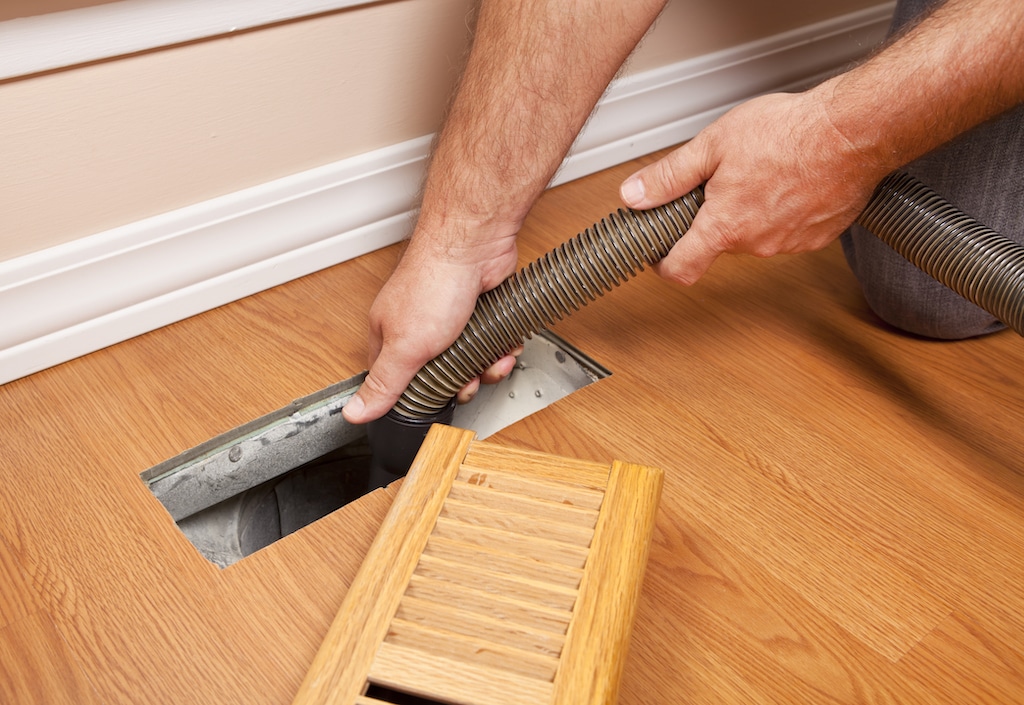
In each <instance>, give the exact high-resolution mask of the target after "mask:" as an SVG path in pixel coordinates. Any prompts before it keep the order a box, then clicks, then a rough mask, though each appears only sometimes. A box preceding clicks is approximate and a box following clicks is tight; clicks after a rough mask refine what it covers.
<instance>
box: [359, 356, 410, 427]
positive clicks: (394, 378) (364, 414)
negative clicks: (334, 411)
mask: <svg viewBox="0 0 1024 705" xmlns="http://www.w3.org/2000/svg"><path fill="white" fill-rule="evenodd" d="M418 370H419V368H409V367H408V366H407V365H403V364H401V363H400V362H399V361H398V360H394V359H392V357H391V356H390V355H389V354H388V350H387V348H385V349H384V350H383V351H382V352H381V354H380V356H378V357H377V359H376V360H375V361H374V363H373V365H372V366H371V367H370V371H369V372H367V373H366V378H365V379H364V380H363V383H362V384H361V385H360V386H359V389H358V390H357V391H356V393H355V394H354V395H353V396H352V398H351V399H349V400H348V401H347V402H346V403H345V406H343V407H342V409H341V413H342V415H343V416H344V417H345V420H346V421H348V422H349V423H353V424H362V423H367V422H369V421H373V420H374V419H378V418H380V417H381V416H383V415H384V414H386V413H388V411H390V410H391V408H392V407H393V406H394V405H395V402H397V401H398V398H399V397H400V396H402V392H404V391H405V388H406V387H407V386H408V385H409V382H410V381H411V380H412V378H413V377H414V376H415V375H416V372H417V371H418Z"/></svg>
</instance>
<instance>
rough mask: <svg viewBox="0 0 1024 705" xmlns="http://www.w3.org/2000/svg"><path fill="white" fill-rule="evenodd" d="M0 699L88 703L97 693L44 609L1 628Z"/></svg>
mask: <svg viewBox="0 0 1024 705" xmlns="http://www.w3.org/2000/svg"><path fill="white" fill-rule="evenodd" d="M0 702H4V703H18V705H61V704H63V703H66V704H67V705H91V704H92V703H99V702H102V701H101V700H99V699H98V698H97V697H96V693H95V691H93V689H92V687H91V686H90V684H89V681H88V679H87V678H86V676H85V674H84V673H83V672H82V670H81V668H79V666H78V664H76V663H75V660H74V657H73V656H72V655H71V654H70V653H69V651H68V649H67V646H66V645H65V644H64V642H63V640H62V639H61V637H60V634H58V633H57V630H56V629H54V627H53V625H52V624H51V623H50V620H49V619H48V618H47V616H46V614H45V613H43V612H34V613H32V614H30V615H27V616H25V617H23V618H22V619H20V620H18V621H16V622H13V623H11V624H8V625H6V626H4V627H2V628H0Z"/></svg>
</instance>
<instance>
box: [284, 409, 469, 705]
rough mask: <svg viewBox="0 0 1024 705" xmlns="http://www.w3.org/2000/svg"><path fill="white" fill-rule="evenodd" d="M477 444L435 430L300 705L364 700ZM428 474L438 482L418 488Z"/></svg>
mask: <svg viewBox="0 0 1024 705" xmlns="http://www.w3.org/2000/svg"><path fill="white" fill-rule="evenodd" d="M472 438H473V433H472V432H468V431H461V430H459V429H455V428H451V427H448V426H438V425H434V426H433V427H431V429H430V431H429V432H428V433H427V438H426V439H425V440H424V442H423V452H421V453H419V454H418V455H417V456H416V459H415V460H414V461H413V464H412V466H411V467H410V468H409V475H408V478H407V481H408V484H409V486H410V488H411V489H413V490H414V491H407V492H402V493H400V494H399V495H398V497H397V498H396V500H395V503H394V504H393V505H392V507H391V509H390V510H389V511H388V515H387V516H386V517H385V518H384V523H383V524H382V525H381V527H380V531H379V533H378V535H377V538H376V539H374V542H373V545H372V546H371V547H370V551H369V554H368V556H369V558H368V559H367V560H365V561H364V562H363V563H362V565H361V567H360V568H359V572H358V573H357V574H356V577H355V578H354V579H353V581H352V584H351V586H350V588H349V591H348V592H347V593H346V595H345V600H344V602H342V605H341V608H340V609H339V610H338V614H337V616H336V617H335V619H334V622H333V623H332V624H331V629H330V631H328V633H327V636H326V637H325V638H324V642H323V645H322V646H321V648H320V651H318V652H317V656H316V659H314V661H313V665H312V666H310V669H309V672H308V673H307V675H306V679H305V680H304V681H303V682H302V686H301V687H300V688H299V691H298V693H297V694H296V695H295V699H294V701H293V702H294V703H296V704H298V703H302V704H303V705H315V704H317V703H339V704H341V703H350V702H353V701H354V700H355V698H356V696H357V695H360V694H362V691H363V687H364V684H365V675H366V673H367V672H368V671H369V669H370V664H371V663H372V662H374V660H375V657H374V655H375V652H376V649H377V646H378V645H379V644H380V642H381V641H382V640H383V639H384V636H385V634H386V633H387V629H388V625H389V624H390V622H391V619H392V617H393V616H394V614H395V611H396V610H397V608H398V603H399V601H400V600H401V597H402V595H403V593H404V592H405V587H406V585H407V584H408V582H409V578H410V577H411V576H412V571H413V569H414V568H415V567H416V561H417V559H418V558H419V556H420V554H421V553H422V552H423V547H424V546H426V543H427V537H428V536H429V535H430V531H431V529H433V528H434V520H435V518H436V517H437V514H438V511H439V510H440V506H441V503H442V502H444V498H445V496H446V495H447V493H448V488H449V487H450V486H451V483H452V481H453V480H454V479H455V475H456V474H457V473H458V471H459V465H460V464H461V463H462V459H463V458H464V457H465V456H466V450H467V449H468V447H469V443H470V441H471V440H472ZM428 471H429V472H430V478H431V480H432V482H429V483H428V482H416V478H417V476H418V475H419V474H420V473H426V472H428Z"/></svg>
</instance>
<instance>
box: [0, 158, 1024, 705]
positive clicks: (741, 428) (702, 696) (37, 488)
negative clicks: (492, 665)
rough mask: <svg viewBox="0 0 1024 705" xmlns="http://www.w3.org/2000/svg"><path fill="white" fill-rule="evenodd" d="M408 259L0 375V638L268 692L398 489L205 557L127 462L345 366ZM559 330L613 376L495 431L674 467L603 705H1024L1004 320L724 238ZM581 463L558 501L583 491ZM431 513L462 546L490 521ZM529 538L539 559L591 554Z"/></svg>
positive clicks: (539, 445) (540, 244)
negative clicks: (903, 320) (972, 333)
mask: <svg viewBox="0 0 1024 705" xmlns="http://www.w3.org/2000/svg"><path fill="white" fill-rule="evenodd" d="M649 161H650V158H644V159H641V160H637V161H635V162H633V163H631V164H626V165H623V166H621V167H616V168H615V169H611V170H608V171H607V172H604V173H601V174H596V175H594V176H592V177H588V178H586V179H583V180H580V181H578V182H575V183H572V184H568V185H566V186H564V187H559V188H557V189H553V190H551V191H549V192H548V193H547V194H545V196H544V197H543V198H542V199H541V201H540V202H539V203H538V204H537V206H536V208H535V209H534V211H533V212H532V214H531V216H530V217H529V218H528V219H527V221H526V223H525V225H524V228H523V230H522V233H521V235H520V239H519V245H520V258H521V262H522V263H523V264H525V263H526V262H528V261H530V260H532V259H534V258H535V257H537V256H539V255H540V254H542V253H544V252H546V251H547V250H549V249H551V248H552V247H554V246H555V245H557V244H559V243H561V242H562V241H564V240H566V239H568V238H569V237H571V236H572V235H573V234H575V233H576V232H577V231H578V230H581V229H582V228H584V227H586V226H588V225H589V224H590V223H591V222H593V221H594V220H596V219H599V218H601V217H604V216H605V215H606V214H607V213H608V212H610V211H612V210H614V209H615V208H617V207H618V202H617V196H616V193H617V187H618V184H619V183H620V181H621V180H622V179H623V178H624V177H625V176H627V175H628V174H629V173H631V172H632V170H634V169H635V168H636V167H637V166H638V165H640V164H642V163H647V162H649ZM399 251H400V248H399V247H395V248H389V249H387V250H383V251H380V252H377V253H374V254H372V255H369V256H366V257H363V258H360V259H358V260H356V261H353V262H348V263H345V264H343V265H339V266H337V267H332V268H330V269H328V270H325V271H323V272H320V273H318V274H315V275H312V276H309V277H305V278H303V279H301V280H298V281H295V282H292V283H290V284H288V285H285V286H282V287H277V288H275V289H273V290H270V291H267V292H263V293H261V294H259V295H257V296H253V297H250V298H248V299H245V300H243V301H239V302H237V303H235V304H232V305H230V306H225V307H223V308H221V309H217V310H215V311H210V312H209V313H206V314H203V315H201V316H197V317H195V318H193V319H190V320H188V321H183V322H181V323H178V324H175V325H173V326H169V327H167V328H165V329H162V330H159V331H155V332H153V333H151V334H147V335H145V336H140V337H139V338H136V339H133V340H130V341H126V342H125V343H122V344H120V345H117V346H114V347H112V348H109V349H107V350H103V351H100V352H97V353H95V354H93V355H89V356H87V357H85V358H81V359H79V360H75V361H72V362H69V363H67V364H64V365H61V366H60V367H57V368H54V369H51V370H47V371H45V372H42V373H39V374H36V375H33V376H31V377H28V378H25V379H22V380H18V381H16V382H13V383H10V384H7V385H4V386H2V387H0V429H3V433H4V436H3V439H2V441H0V578H2V580H0V623H4V622H5V623H6V626H4V627H0V630H6V629H7V628H9V627H11V626H14V625H19V626H18V628H19V634H18V636H17V639H18V640H19V641H18V643H19V646H18V648H19V649H20V650H24V649H29V648H32V649H37V651H36V653H44V652H46V650H47V649H49V648H50V645H52V644H53V643H54V639H57V640H58V643H61V644H63V648H64V649H65V653H66V654H67V655H68V658H69V659H70V661H71V662H73V663H75V664H77V667H78V668H80V669H81V673H82V674H84V678H85V679H86V681H87V682H88V684H89V686H90V687H91V688H92V689H93V692H94V693H95V700H96V701H98V702H103V703H137V702H153V703H160V702H188V703H216V704H217V705H222V704H225V703H228V704H230V703H239V704H242V703H245V704H246V705H251V704H262V703H266V704H267V705H270V704H271V703H282V702H288V701H289V700H290V699H291V698H292V697H293V696H294V694H295V693H296V692H297V691H298V688H299V686H300V684H301V682H302V679H303V677H304V676H305V674H306V672H307V670H308V669H309V666H310V664H311V663H312V662H313V659H314V657H315V655H316V652H317V650H318V648H319V647H320V644H321V642H322V640H323V638H324V635H325V634H326V633H327V631H328V629H329V627H330V624H331V622H332V620H333V619H334V617H335V615H336V613H337V610H338V605H340V604H341V601H342V600H343V599H344V596H345V593H346V591H347V589H348V586H349V584H350V583H351V581H352V580H353V578H354V576H355V574H356V572H357V570H358V568H359V566H360V564H361V562H362V559H363V557H364V556H365V554H366V552H367V550H368V549H369V547H370V545H371V543H372V541H373V538H374V536H375V535H376V533H377V529H378V528H379V526H380V524H381V522H382V521H383V519H384V516H385V515H386V514H387V511H388V508H389V506H390V503H391V500H392V498H393V497H394V491H393V490H391V489H388V490H383V491H378V492H374V493H372V494H370V495H368V496H366V497H364V498H363V499H361V500H360V501H358V502H356V503H354V504H352V505H349V506H347V507H345V508H343V509H342V510H339V511H338V512H335V513H333V514H331V515H330V516H328V517H325V518H324V519H323V520H321V521H319V522H316V523H315V524H313V525H311V526H308V527H306V528H304V529H302V530H301V531H299V532H297V533H295V534H293V535H291V536H289V537H287V538H286V539H284V540H282V541H279V542H277V543H275V544H273V545H272V546H270V547H268V548H266V549H264V550H262V551H260V552H258V553H256V554H254V555H253V556H250V557H248V558H246V559H244V560H243V561H241V562H239V563H237V564H235V565H234V566H232V567H231V568H229V569H227V570H223V571H219V570H217V569H216V568H215V567H213V566H212V565H210V564H209V563H207V562H206V561H205V560H203V559H202V558H201V557H200V556H199V554H198V553H197V552H196V551H195V550H194V549H193V548H192V547H191V546H190V545H189V544H188V542H187V541H186V540H185V539H184V537H182V536H181V534H180V532H178V530H177V528H176V527H175V525H174V523H173V522H172V521H171V519H170V517H169V516H168V515H167V513H166V512H165V511H164V510H163V508H162V507H161V506H160V505H159V503H158V502H156V501H155V500H154V499H153V498H152V497H150V496H149V495H148V494H147V491H146V489H145V487H144V486H143V485H142V483H141V482H140V481H139V478H138V474H139V473H140V472H142V471H144V470H146V469H147V468H149V467H151V466H153V465H155V464H157V463H159V462H161V461H163V460H166V459H167V458H169V457H173V456H175V455H177V454H178V453H180V452H182V451H184V450H186V449H188V448H191V447H193V446H195V445H197V444H198V443H200V442H202V441H204V440H206V439H208V438H210V437H212V436H214V435H216V434H218V433H222V432H224V431H227V430H230V429H232V428H234V427H236V426H238V425H240V424H242V423H245V422H247V421H250V420H252V419H254V418H256V417H258V416H260V415H262V414H265V413H268V412H270V411H273V410H275V409H278V408H280V407H282V406H284V405H285V404H287V403H288V402H290V401H291V400H293V399H295V398H298V397H301V396H303V395H305V394H309V393H312V392H314V391H316V390H318V389H321V388H323V387H326V386H328V385H329V384H332V383H334V382H337V381H338V380H341V379H347V378H349V377H351V376H353V375H356V374H358V373H360V372H362V371H363V370H364V369H365V367H366V343H365V330H366V320H365V312H366V311H367V310H368V308H369V306H370V303H371V302H372V300H373V296H374V294H375V292H376V291H377V289H378V288H379V287H380V285H381V283H382V282H383V281H384V279H385V278H386V277H387V275H388V272H389V271H390V269H391V268H392V267H393V265H394V263H395V261H396V258H397V257H398V254H399ZM556 332H557V333H559V334H560V335H561V336H563V337H564V338H566V339H567V340H569V341H570V342H572V343H573V344H575V345H577V346H578V347H580V348H581V349H582V350H583V351H584V352H586V353H587V354H588V355H591V356H592V357H594V358H595V359H596V360H597V361H598V362H600V363H601V364H603V365H605V366H606V367H608V368H609V369H611V370H612V372H613V374H612V376H611V377H608V378H607V379H603V380H601V381H599V382H597V383H595V384H592V385H590V386H588V387H586V388H584V389H582V390H580V391H578V392H576V393H574V394H572V395H570V396H569V397H567V398H565V399H562V400H561V401H559V402H557V403H555V404H554V405H552V406H550V407H548V408H546V409H544V410H542V411H540V412H538V413H536V414H534V415H532V416H530V417H528V418H526V419H524V420H522V421H520V422H517V423H516V424H514V425H513V426H511V427H509V428H507V429H505V430H503V431H501V432H500V433H498V434H497V435H495V436H492V437H490V438H489V439H488V442H489V443H491V444H494V445H498V446H502V447H512V448H516V449H523V450H526V451H536V452H538V453H542V454H552V455H557V456H568V457H575V458H590V459H594V458H596V459H603V458H607V459H610V458H624V459H628V460H633V461H636V462H641V463H644V464H647V465H652V466H655V467H660V468H662V469H663V470H664V471H665V478H664V487H663V490H662V499H661V508H660V510H659V513H658V516H657V520H656V526H655V534H654V540H653V543H652V546H651V550H650V560H649V564H648V570H647V573H646V577H645V580H644V586H643V590H642V593H641V599H640V606H639V611H638V613H637V620H636V624H635V627H634V631H633V638H632V641H631V645H630V650H629V654H628V657H627V662H626V666H625V670H624V672H623V676H622V682H621V695H620V703H622V705H636V704H639V703H650V702H713V703H733V702H735V703H779V702H800V703H844V704H845V703H893V702H900V703H904V702H907V703H918V702H919V703H956V704H958V705H959V704H961V703H971V702H989V703H1016V702H1024V682H1022V680H1024V663H1022V662H1021V657H1020V654H1024V617H1022V615H1024V463H1022V461H1021V458H1022V457H1024V373H1022V372H1021V370H1024V343H1022V341H1021V339H1020V338H1019V337H1017V336H1015V335H1013V334H1011V333H1001V334H996V335H993V336H988V337H986V338H982V339H978V340H968V341H960V342H951V343H937V342H933V341H927V340H921V339H917V338H913V337H910V336H905V335H901V334H899V333H897V332H895V331H893V330H891V329H890V328H888V327H886V326H885V325H884V324H882V323H880V322H879V321H878V320H877V319H876V318H875V317H874V316H873V314H872V313H871V312H870V311H869V310H868V308H867V306H866V305H865V303H864V301H863V299H862V297H861V295H860V293H859V291H858V288H857V284H856V282H855V281H854V278H853V276H852V274H851V273H850V272H849V270H848V269H847V267H846V265H845V263H844V261H843V257H842V253H841V252H840V251H839V248H838V247H837V246H831V247H829V248H827V249H826V250H824V251H822V252H818V253H812V254H807V255H801V256H797V257H778V258H772V259H770V260H760V259H755V258H747V257H728V258H722V259H720V260H719V261H718V262H716V264H715V265H714V267H713V268H712V269H711V271H710V272H709V273H708V275H707V276H705V277H704V278H703V279H702V280H701V281H700V282H699V283H698V284H697V285H695V286H693V287H690V288H681V287H675V286H672V285H670V284H668V283H666V282H663V281H661V280H660V279H659V278H658V277H657V276H655V275H653V274H651V273H649V272H646V273H643V274H641V275H640V276H639V277H638V278H636V279H635V280H633V281H630V282H628V283H626V284H624V285H623V286H621V287H618V288H617V289H615V290H614V291H613V292H611V293H609V294H608V295H607V296H605V297H604V298H603V299H602V300H600V301H597V302H595V303H593V304H591V305H590V306H588V307H587V308H585V309H583V310H581V311H579V312H578V313H575V314H573V316H572V317H570V318H568V319H566V320H565V321H563V322H561V323H559V324H558V326H557V327H556ZM550 472H551V471H550V470H549V469H548V470H546V469H545V468H543V466H540V465H538V470H537V472H536V473H535V477H533V478H531V480H532V481H534V482H537V483H544V482H549V481H550V480H551V477H550ZM492 473H494V475H493V477H491V478H478V479H481V480H482V484H481V485H480V486H481V487H487V486H488V483H492V482H493V483H497V482H498V479H499V478H498V474H499V473H498V472H497V471H493V470H492ZM588 482H589V480H588V479H586V478H582V479H581V482H580V483H578V487H577V489H578V490H579V491H580V492H581V494H579V495H574V496H573V497H569V496H565V497H562V498H561V499H569V500H570V501H572V502H573V504H574V505H575V506H577V507H585V506H587V505H586V504H585V503H584V502H585V501H586V500H585V499H584V498H585V497H586V496H587V492H588V491H589V490H588V487H587V485H588ZM557 501H561V500H557ZM438 529H439V531H441V532H443V533H439V534H438V535H439V536H443V538H444V539H445V540H448V541H456V542H458V543H459V544H460V545H465V546H468V547H469V548H466V549H465V550H466V551H472V550H483V551H488V550H494V551H501V550H503V549H502V541H503V540H505V539H507V538H508V535H507V532H503V531H501V530H500V529H497V528H485V527H472V526H466V525H461V524H457V523H454V522H450V521H447V520H441V521H439V523H438ZM542 545H543V549H544V550H542V551H540V553H539V555H535V556H531V557H530V560H533V561H537V562H541V563H543V562H554V563H559V564H561V565H564V566H565V567H567V568H569V569H572V570H579V569H581V568H582V565H583V560H584V559H585V551H581V550H579V549H578V548H577V547H571V546H570V547H567V546H565V545H563V544H558V543H555V542H549V543H548V544H542ZM470 555H471V554H470ZM8 578H10V579H8ZM511 608H512V606H509V609H511ZM42 614H46V615H48V617H49V618H50V620H51V625H52V626H51V627H47V626H46V624H45V620H44V621H43V622H42V623H38V622H36V621H33V620H34V619H36V615H42ZM467 614H468V615H472V614H473V613H472V612H467ZM29 617H31V619H28V618H29ZM534 617H535V618H536V619H537V620H539V622H542V620H548V619H553V616H552V614H551V613H544V614H535V615H534ZM467 618H468V617H467ZM26 620H27V621H26ZM543 623H547V622H543ZM10 633H12V632H7V634H10ZM0 634H3V632H0ZM4 638H8V637H5V636H2V635H0V639H4ZM25 640H28V641H25ZM29 642H34V643H29ZM5 664H9V665H8V667H9V668H11V669H13V670H14V671H15V673H14V674H12V675H11V676H10V679H9V680H8V681H7V682H15V681H17V679H18V678H22V677H23V676H22V675H18V674H19V673H22V674H24V673H28V670H27V669H28V668H29V666H28V664H26V663H24V662H23V661H17V660H16V661H11V662H7V661H5ZM23 668H24V669H26V670H24V671H23V670H22V669H23ZM24 677H26V678H27V677H28V676H24ZM0 697H2V696H0ZM56 701H57V702H60V700H59V699H57V700H56ZM85 702H88V699H87V696H85Z"/></svg>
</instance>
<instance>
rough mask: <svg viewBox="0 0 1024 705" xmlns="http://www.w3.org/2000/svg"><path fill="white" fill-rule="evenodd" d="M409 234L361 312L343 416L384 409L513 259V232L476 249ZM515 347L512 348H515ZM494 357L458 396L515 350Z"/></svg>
mask: <svg viewBox="0 0 1024 705" xmlns="http://www.w3.org/2000/svg"><path fill="white" fill-rule="evenodd" d="M423 242H427V240H417V239H414V240H413V241H412V242H411V243H410V245H409V248H408V249H407V250H406V252H405V254H404V256H403V257H402V260H401V262H400V263H399V265H398V268H397V269H396V270H395V272H394V273H393V274H392V275H391V278H390V279H388V281H387V282H386V283H385V284H384V286H383V288H382V289H381V290H380V293H378V295H377V298H376V300H375V301H374V303H373V306H372V307H371V308H370V316H369V326H370V331H369V356H370V370H369V372H368V374H367V376H366V379H365V380H364V381H363V384H362V386H361V387H360V388H359V391H358V392H357V393H356V395H355V396H354V397H353V398H352V399H350V400H349V402H348V403H347V404H346V405H345V407H344V408H343V410H342V413H343V414H344V416H345V419H346V420H347V421H349V422H350V423H365V422H367V421H372V420H373V419H375V418H378V417H380V416H383V415H384V414H386V413H387V412H388V411H389V410H390V409H391V407H392V406H394V404H395V402H396V401H398V397H399V396H401V394H402V392H403V391H405V388H406V386H408V384H409V382H410V381H411V380H412V378H413V376H415V374H416V373H417V372H418V371H419V370H420V368H421V367H422V366H423V365H424V364H425V363H426V362H428V361H429V360H431V359H433V358H434V357H436V356H437V355H439V354H440V353H442V352H444V351H445V350H446V349H447V348H448V346H449V345H451V343H452V342H453V341H454V340H455V339H456V338H457V337H458V336H459V334H460V333H461V332H462V329H463V328H464V327H465V325H466V322H467V321H469V317H470V316H471V315H472V313H473V308H474V306H475V304H476V299H477V296H479V294H481V293H482V292H484V291H486V290H488V289H491V288H493V287H495V286H497V285H498V284H500V283H501V282H502V281H503V280H504V279H505V278H506V276H508V275H509V274H511V273H512V272H513V271H514V269H515V266H516V248H515V238H514V236H513V237H512V238H510V239H508V238H506V239H505V241H504V242H502V241H497V242H495V243H494V244H493V245H492V247H490V248H486V249H483V248H482V249H481V251H480V252H476V253H468V254H467V253H465V252H462V253H459V254H458V255H455V253H453V252H451V251H449V250H445V251H436V250H432V249H431V248H430V247H429V246H423V245H421V244H420V243H423ZM517 353H518V351H515V353H514V354H517ZM514 354H513V355H509V356H506V357H503V358H501V359H500V360H498V361H497V362H496V363H495V364H494V365H492V366H491V367H490V368H488V369H487V370H485V371H484V373H483V374H482V375H481V377H480V378H477V379H473V380H471V381H470V382H469V384H467V385H466V387H465V388H463V389H462V391H461V392H460V393H459V395H458V400H459V402H466V401H468V400H469V399H471V398H472V396H473V395H474V394H475V393H476V391H477V389H478V387H479V385H480V382H481V381H483V382H485V383H493V382H498V381H500V380H501V379H502V378H504V377H505V376H507V375H508V374H509V372H511V371H512V367H513V365H514V364H515V356H514Z"/></svg>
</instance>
